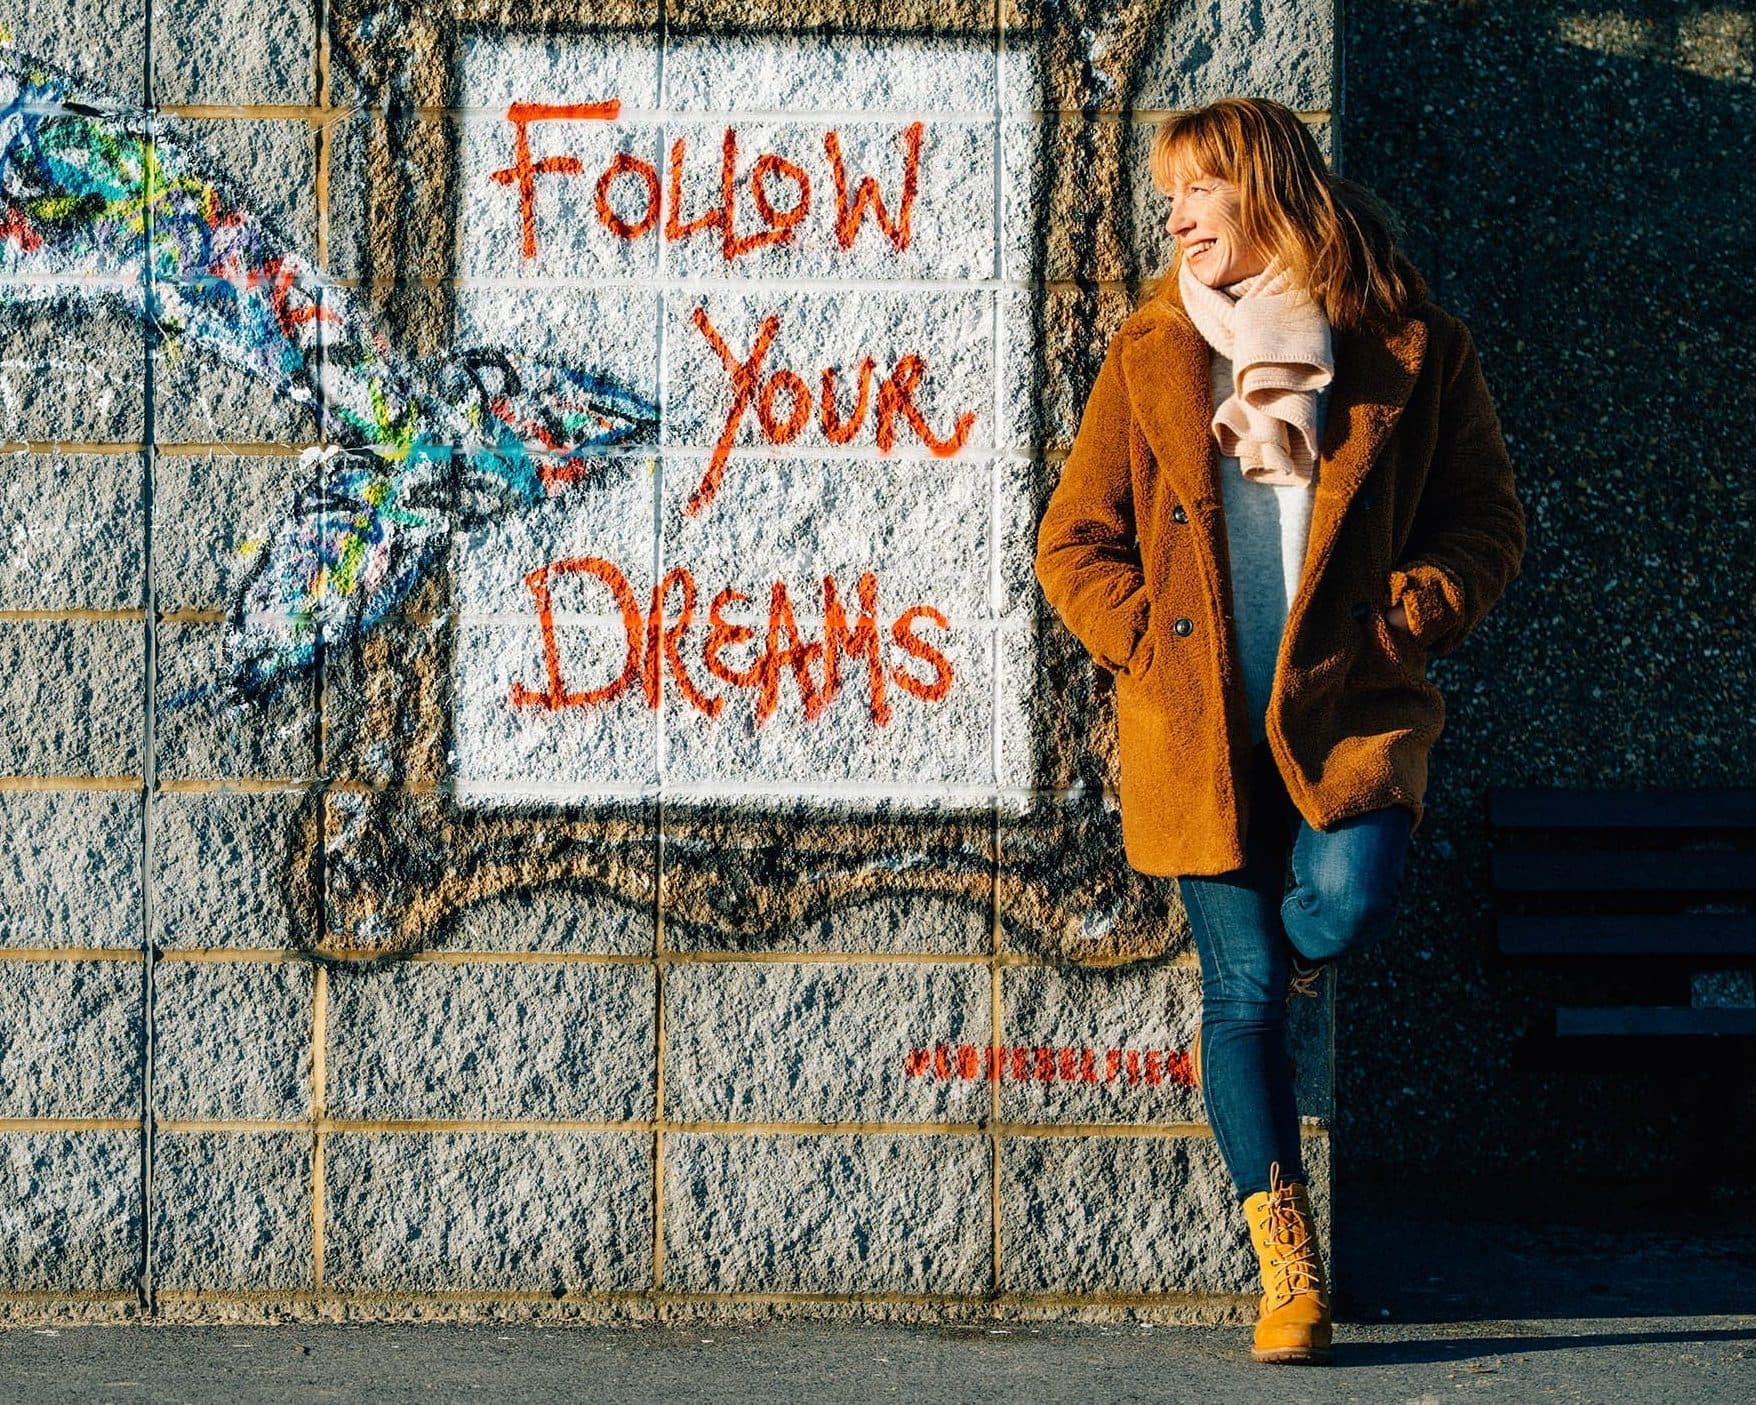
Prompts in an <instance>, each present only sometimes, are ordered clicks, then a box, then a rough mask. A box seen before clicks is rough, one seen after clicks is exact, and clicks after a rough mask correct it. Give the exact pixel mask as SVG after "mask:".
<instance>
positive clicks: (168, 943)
mask: <svg viewBox="0 0 1756 1405" xmlns="http://www.w3.org/2000/svg"><path fill="white" fill-rule="evenodd" d="M153 804H154V808H155V813H154V818H153V823H154V825H155V826H156V828H155V830H154V834H153V861H154V873H153V942H154V944H155V945H157V946H158V947H160V948H162V949H166V950H180V949H187V948H192V947H201V948H211V947H250V948H255V949H258V950H261V949H277V948H285V947H289V946H292V945H294V944H295V940H296V937H297V935H298V934H297V933H296V931H295V926H294V914H293V912H292V910H291V905H290V901H289V898H288V888H289V867H290V865H291V864H292V863H293V861H294V851H293V845H294V843H295V841H296V839H297V835H298V815H299V810H300V808H301V806H303V805H304V804H305V796H304V794H303V792H301V791H284V792H270V793H266V794H264V793H256V792H252V793H223V792H222V793H209V794H190V793H186V792H177V791H170V792H164V793H161V794H159V795H158V796H156V797H155V798H154V801H153Z"/></svg>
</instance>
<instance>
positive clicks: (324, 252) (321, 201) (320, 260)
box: [311, 0, 333, 273]
mask: <svg viewBox="0 0 1756 1405" xmlns="http://www.w3.org/2000/svg"><path fill="white" fill-rule="evenodd" d="M315 10H316V21H317V52H316V54H315V55H314V57H313V62H314V63H315V65H316V73H315V74H314V77H315V79H316V83H317V121H316V131H315V132H314V133H313V137H314V139H315V140H316V143H317V151H316V160H317V167H316V170H315V171H314V172H313V173H312V179H311V193H312V196H313V198H314V199H315V200H316V202H317V266H318V268H320V269H322V270H323V271H324V272H325V273H327V272H328V271H329V148H330V134H329V123H330V119H331V117H332V115H333V114H332V113H331V111H330V81H329V57H330V56H329V0H315Z"/></svg>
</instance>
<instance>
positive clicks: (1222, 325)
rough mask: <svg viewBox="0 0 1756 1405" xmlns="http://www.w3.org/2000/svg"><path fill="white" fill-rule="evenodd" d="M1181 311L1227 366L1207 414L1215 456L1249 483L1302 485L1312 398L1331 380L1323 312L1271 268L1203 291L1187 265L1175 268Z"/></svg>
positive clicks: (1311, 464)
mask: <svg viewBox="0 0 1756 1405" xmlns="http://www.w3.org/2000/svg"><path fill="white" fill-rule="evenodd" d="M1177 286H1178V288H1179V289H1180V291H1181V292H1182V294H1183V310H1184V311H1185V312H1187V313H1188V314H1189V319H1190V321H1192V322H1194V324H1195V327H1196V330H1197V331H1199V332H1200V333H1201V335H1202V336H1203V337H1204V338H1205V339H1206V341H1207V344H1208V345H1209V346H1210V347H1212V348H1213V349H1214V350H1215V351H1217V352H1218V353H1219V354H1220V355H1221V356H1224V357H1225V358H1226V359H1227V360H1229V361H1230V362H1231V363H1232V393H1231V394H1230V395H1228V396H1227V397H1226V398H1225V400H1224V401H1223V402H1222V403H1221V404H1220V405H1219V407H1218V408H1217V409H1216V410H1215V411H1214V416H1213V433H1214V437H1215V438H1216V439H1217V440H1218V441H1219V448H1220V452H1221V453H1222V454H1225V455H1227V456H1228V457H1233V458H1236V459H1237V460H1238V467H1239V468H1240V469H1242V470H1243V473H1244V477H1246V478H1248V479H1250V480H1251V481H1252V482H1254V483H1272V484H1280V485H1284V486H1294V485H1297V484H1301V483H1309V482H1310V481H1311V479H1312V477H1313V475H1314V472H1315V466H1316V462H1317V392H1318V391H1319V390H1321V389H1322V388H1323V387H1324V386H1326V385H1328V384H1329V383H1330V382H1331V381H1332V380H1334V379H1335V352H1334V348H1333V346H1332V344H1331V340H1330V327H1329V319H1328V318H1327V317H1325V316H1324V315H1323V309H1322V308H1321V307H1319V306H1318V305H1317V303H1316V302H1315V301H1314V300H1313V299H1312V298H1311V296H1310V295H1309V294H1308V293H1306V292H1304V291H1303V290H1302V289H1300V288H1298V287H1297V286H1295V285H1294V283H1293V281H1292V276H1291V274H1290V273H1289V272H1288V271H1287V270H1285V269H1284V268H1281V267H1280V266H1279V265H1278V264H1276V263H1270V264H1269V266H1268V267H1267V268H1265V269H1264V270H1263V271H1262V272H1261V273H1259V274H1256V275H1255V276H1254V277H1251V278H1245V279H1243V280H1241V281H1239V282H1237V283H1230V284H1227V285H1225V286H1224V287H1220V288H1210V287H1208V286H1207V285H1206V284H1205V283H1203V282H1202V281H1201V280H1200V279H1199V278H1197V277H1196V276H1195V274H1194V272H1193V271H1192V270H1191V269H1190V267H1189V263H1188V260H1187V259H1185V260H1184V261H1183V262H1182V265H1181V267H1180V268H1179V270H1178V275H1177Z"/></svg>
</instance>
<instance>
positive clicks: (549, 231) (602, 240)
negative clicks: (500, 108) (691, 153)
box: [454, 116, 719, 283]
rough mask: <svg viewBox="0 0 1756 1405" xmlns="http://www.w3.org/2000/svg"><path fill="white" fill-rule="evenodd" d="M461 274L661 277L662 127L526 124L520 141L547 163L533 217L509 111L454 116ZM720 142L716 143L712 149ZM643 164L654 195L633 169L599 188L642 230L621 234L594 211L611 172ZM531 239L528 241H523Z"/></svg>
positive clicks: (643, 123) (616, 212) (537, 177)
mask: <svg viewBox="0 0 1756 1405" xmlns="http://www.w3.org/2000/svg"><path fill="white" fill-rule="evenodd" d="M456 130H457V140H458V148H457V153H458V154H457V187H456V191H455V196H456V201H457V205H456V216H455V217H456V220H457V231H456V243H455V246H454V247H455V250H456V257H457V272H458V273H460V274H462V275H463V276H465V277H471V278H518V279H528V280H537V281H546V280H550V279H584V280H589V281H594V282H604V281H610V280H618V281H625V282H636V283H646V282H650V281H652V280H653V279H655V278H656V277H657V276H658V271H659V252H660V249H661V248H662V247H663V243H664V241H663V235H662V231H663V227H664V226H663V218H662V216H661V218H660V221H659V222H658V223H657V224H653V223H651V219H650V215H651V210H652V209H653V208H656V207H657V206H659V205H660V204H661V202H662V198H663V193H664V189H665V184H666V177H665V172H666V170H667V167H666V165H665V152H664V149H663V145H662V143H663V141H664V137H665V128H664V127H663V126H662V125H661V124H659V123H657V122H653V121H651V120H642V119H639V118H636V119H631V120H622V119H619V118H618V119H614V120H610V119H600V118H582V119H577V120H575V119H568V120H564V121H562V120H556V121H540V122H531V123H529V124H528V125H527V126H526V129H525V130H526V142H527V143H528V147H529V155H530V157H531V160H532V161H533V163H535V165H536V166H537V167H539V168H541V167H542V166H543V163H544V162H550V163H553V162H558V161H569V162H572V163H575V164H576V165H577V167H578V169H577V170H568V171H563V170H560V169H557V167H556V166H554V165H553V164H551V165H549V166H548V167H547V168H546V169H538V170H536V172H535V174H533V176H532V177H531V196H530V205H529V210H530V216H531V218H530V221H529V223H528V224H527V223H526V222H525V219H524V214H525V208H526V206H525V199H524V191H523V189H522V188H521V183H520V181H519V180H518V179H517V177H516V171H517V167H516V165H515V164H514V163H515V160H516V149H517V148H516V143H517V136H518V126H517V124H515V123H514V122H512V121H510V120H509V119H508V118H507V117H505V116H500V117H485V116H484V117H475V116H470V117H462V118H458V119H456ZM716 149H717V148H716ZM619 157H620V158H621V160H622V163H627V162H639V163H643V166H641V167H639V168H637V170H640V169H643V170H645V171H650V172H653V173H654V174H655V176H656V178H657V179H658V181H659V190H660V194H659V196H657V197H652V196H651V194H650V183H649V182H646V181H644V180H643V178H642V177H641V176H640V175H639V174H637V173H636V174H627V175H621V176H616V177H613V178H612V179H611V181H610V183H609V184H608V185H607V186H605V187H604V201H605V205H604V209H605V210H608V211H609V212H611V214H612V216H613V217H614V218H616V219H619V220H621V221H622V222H623V224H624V225H625V226H627V227H628V228H629V229H630V230H632V229H637V228H642V227H644V228H645V231H646V232H645V233H643V234H641V235H639V236H638V237H634V236H630V237H624V236H623V235H621V234H618V233H616V232H614V226H613V225H612V224H610V223H607V222H606V221H605V220H604V219H603V218H601V216H600V209H599V204H598V193H599V186H600V183H601V182H602V180H603V177H604V175H605V173H606V172H607V171H612V170H614V169H616V165H617V163H618V158H619ZM718 188H719V186H718V180H717V167H716V179H715V184H714V189H715V191H716V192H717V191H718ZM527 237H528V242H527Z"/></svg>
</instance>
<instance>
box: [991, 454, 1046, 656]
mask: <svg viewBox="0 0 1756 1405" xmlns="http://www.w3.org/2000/svg"><path fill="white" fill-rule="evenodd" d="M1051 474H1052V470H1050V469H1049V468H1048V467H1047V466H1045V465H1044V464H1043V463H1042V462H1041V461H1040V460H1036V459H1025V458H1007V459H1001V460H999V461H998V462H997V463H996V464H995V465H994V477H995V524H994V558H995V560H994V576H995V583H994V585H995V592H996V599H995V605H994V609H995V611H996V612H997V613H998V614H1000V615H1001V616H1003V617H1008V618H1009V619H1011V620H1013V621H1016V622H1017V623H1018V624H1019V625H1020V626H1021V627H1022V626H1028V625H1029V623H1030V622H1031V620H1032V619H1033V618H1034V617H1035V616H1036V614H1037V613H1038V612H1039V611H1040V610H1042V609H1044V608H1046V602H1045V601H1044V600H1043V591H1042V586H1041V584H1040V583H1039V582H1038V581H1037V526H1038V524H1039V523H1040V522H1041V521H1042V518H1043V511H1044V509H1045V508H1047V507H1048V505H1049V479H1050V477H1051ZM1004 657H1006V654H1005V651H1004V650H1002V658H1004Z"/></svg>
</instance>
